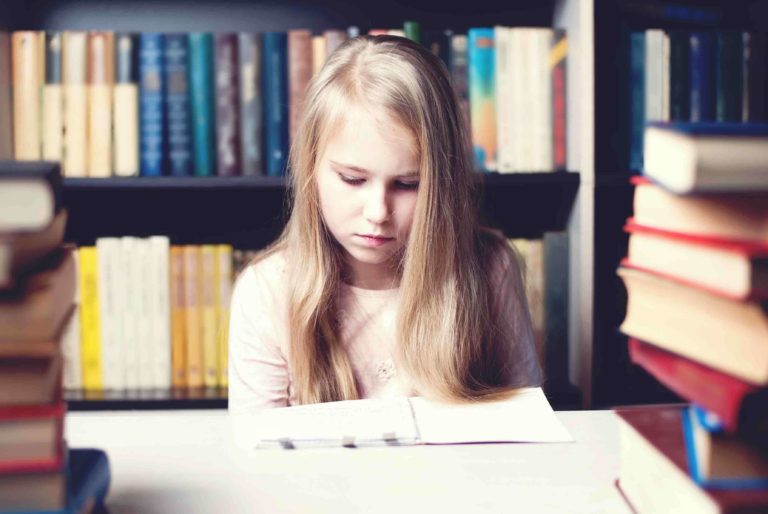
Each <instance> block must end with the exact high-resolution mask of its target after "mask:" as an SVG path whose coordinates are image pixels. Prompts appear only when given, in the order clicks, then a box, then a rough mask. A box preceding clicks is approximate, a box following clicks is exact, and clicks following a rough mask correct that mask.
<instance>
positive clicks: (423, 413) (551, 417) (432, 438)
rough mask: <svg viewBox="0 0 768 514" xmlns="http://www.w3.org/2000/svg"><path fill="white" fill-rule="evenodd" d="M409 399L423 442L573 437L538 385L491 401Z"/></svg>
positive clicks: (561, 439) (533, 440) (537, 440)
mask: <svg viewBox="0 0 768 514" xmlns="http://www.w3.org/2000/svg"><path fill="white" fill-rule="evenodd" d="M410 401H411V404H412V406H413V410H414V412H415V415H416V423H417V425H418V428H419V433H420V436H421V442H423V443H427V444H450V443H472V442H474V443H483V442H484V443H490V442H520V443H544V442H548V443H554V442H568V441H573V438H572V437H571V435H570V434H569V433H568V431H567V430H566V429H565V427H564V426H563V424H562V423H561V422H560V420H559V419H558V418H557V416H556V415H555V412H554V411H553V410H552V407H551V406H550V405H549V402H548V401H547V398H546V397H545V396H544V393H543V392H542V390H541V388H539V387H535V388H526V389H520V390H519V391H518V392H516V393H515V394H514V395H513V396H512V397H510V398H509V399H505V400H500V401H495V402H478V403H474V404H444V403H435V402H430V401H428V400H425V399H424V398H411V399H410Z"/></svg>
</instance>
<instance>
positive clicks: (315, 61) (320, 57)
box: [312, 36, 328, 77]
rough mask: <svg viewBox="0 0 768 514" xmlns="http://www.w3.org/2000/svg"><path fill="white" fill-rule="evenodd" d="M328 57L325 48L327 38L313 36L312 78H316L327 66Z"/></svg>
mask: <svg viewBox="0 0 768 514" xmlns="http://www.w3.org/2000/svg"><path fill="white" fill-rule="evenodd" d="M326 57H328V54H327V53H326V47H325V38H324V37H323V36H312V76H313V77H314V76H315V75H317V74H318V73H320V70H321V69H322V67H323V64H325V59H326Z"/></svg>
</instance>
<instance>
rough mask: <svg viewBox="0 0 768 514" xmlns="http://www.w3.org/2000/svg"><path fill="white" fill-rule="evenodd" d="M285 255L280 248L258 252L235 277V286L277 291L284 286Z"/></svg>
mask: <svg viewBox="0 0 768 514" xmlns="http://www.w3.org/2000/svg"><path fill="white" fill-rule="evenodd" d="M286 264H287V261H286V257H285V251H284V250H282V249H268V250H265V251H264V252H262V253H260V254H258V255H257V256H256V257H255V258H254V259H253V260H252V261H251V262H250V263H249V264H248V265H247V266H245V268H243V270H242V271H241V272H240V274H239V276H238V277H237V283H236V286H235V287H236V288H238V289H247V290H263V289H264V288H268V289H270V290H271V291H273V292H274V291H279V290H282V289H284V288H285V277H286Z"/></svg>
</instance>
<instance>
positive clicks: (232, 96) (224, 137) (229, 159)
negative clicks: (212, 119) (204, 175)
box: [213, 34, 242, 177]
mask: <svg viewBox="0 0 768 514" xmlns="http://www.w3.org/2000/svg"><path fill="white" fill-rule="evenodd" d="M213 48H214V56H215V57H214V59H215V61H214V62H215V63H216V173H217V175H219V176H221V177H230V176H235V175H240V168H241V164H242V163H241V161H240V112H239V111H240V100H239V96H240V95H239V91H238V77H237V75H238V73H237V34H216V36H215V37H214V42H213Z"/></svg>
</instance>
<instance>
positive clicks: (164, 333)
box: [147, 236, 171, 389]
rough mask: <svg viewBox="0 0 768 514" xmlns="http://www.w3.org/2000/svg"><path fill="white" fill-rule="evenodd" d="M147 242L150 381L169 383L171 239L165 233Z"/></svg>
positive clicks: (158, 384) (162, 386)
mask: <svg viewBox="0 0 768 514" xmlns="http://www.w3.org/2000/svg"><path fill="white" fill-rule="evenodd" d="M149 243H150V253H151V258H150V269H149V270H148V272H147V275H149V276H151V277H152V296H151V309H150V315H151V316H152V317H153V319H154V321H153V323H152V327H153V330H154V333H153V335H152V344H153V348H152V363H151V367H152V371H153V373H152V375H153V376H152V384H153V387H156V388H160V389H169V388H170V387H171V299H170V271H169V267H168V260H169V259H170V241H169V239H168V238H167V237H165V236H153V237H150V238H149Z"/></svg>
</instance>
